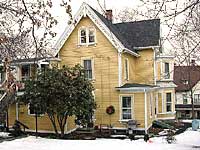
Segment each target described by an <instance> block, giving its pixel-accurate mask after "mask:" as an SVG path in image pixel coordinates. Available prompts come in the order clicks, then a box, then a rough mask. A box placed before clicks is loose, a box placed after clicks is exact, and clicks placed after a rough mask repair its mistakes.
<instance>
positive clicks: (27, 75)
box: [22, 65, 30, 80]
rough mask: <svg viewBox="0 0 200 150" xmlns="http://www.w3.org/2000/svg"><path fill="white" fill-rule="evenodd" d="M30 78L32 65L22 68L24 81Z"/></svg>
mask: <svg viewBox="0 0 200 150" xmlns="http://www.w3.org/2000/svg"><path fill="white" fill-rule="evenodd" d="M29 78H30V65H23V66H22V80H27V79H29Z"/></svg>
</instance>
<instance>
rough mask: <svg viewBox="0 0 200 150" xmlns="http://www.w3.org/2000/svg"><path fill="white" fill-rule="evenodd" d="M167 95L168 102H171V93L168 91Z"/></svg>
mask: <svg viewBox="0 0 200 150" xmlns="http://www.w3.org/2000/svg"><path fill="white" fill-rule="evenodd" d="M166 96H167V102H171V101H172V100H171V93H167V94H166Z"/></svg>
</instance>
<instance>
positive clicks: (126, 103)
mask: <svg viewBox="0 0 200 150" xmlns="http://www.w3.org/2000/svg"><path fill="white" fill-rule="evenodd" d="M121 99H122V102H121V103H122V108H121V110H122V114H121V117H122V120H128V119H132V97H131V96H122V98H121Z"/></svg>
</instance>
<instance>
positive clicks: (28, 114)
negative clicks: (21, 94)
mask: <svg viewBox="0 0 200 150" xmlns="http://www.w3.org/2000/svg"><path fill="white" fill-rule="evenodd" d="M28 115H29V116H35V114H31V113H30V103H29V104H28ZM38 116H44V114H38Z"/></svg>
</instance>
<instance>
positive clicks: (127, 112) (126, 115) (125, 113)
mask: <svg viewBox="0 0 200 150" xmlns="http://www.w3.org/2000/svg"><path fill="white" fill-rule="evenodd" d="M122 118H123V119H131V109H122Z"/></svg>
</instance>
